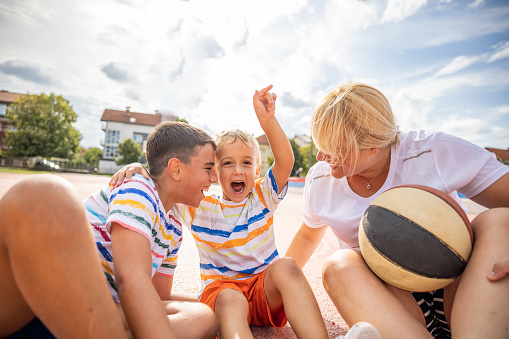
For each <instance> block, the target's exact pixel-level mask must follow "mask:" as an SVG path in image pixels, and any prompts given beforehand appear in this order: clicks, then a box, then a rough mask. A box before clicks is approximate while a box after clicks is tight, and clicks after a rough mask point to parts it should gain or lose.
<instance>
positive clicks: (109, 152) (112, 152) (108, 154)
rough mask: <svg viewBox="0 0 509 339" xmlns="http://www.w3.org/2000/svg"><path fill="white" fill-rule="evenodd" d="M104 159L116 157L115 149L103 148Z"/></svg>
mask: <svg viewBox="0 0 509 339" xmlns="http://www.w3.org/2000/svg"><path fill="white" fill-rule="evenodd" d="M104 157H105V158H113V157H118V153H117V147H113V146H106V147H105V148H104Z"/></svg>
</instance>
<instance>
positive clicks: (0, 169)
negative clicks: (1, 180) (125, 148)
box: [0, 166, 111, 177]
mask: <svg viewBox="0 0 509 339" xmlns="http://www.w3.org/2000/svg"><path fill="white" fill-rule="evenodd" d="M0 173H18V174H40V173H64V172H51V171H35V170H31V169H29V168H20V167H1V166H0ZM87 174H90V175H100V176H106V177H110V176H111V174H98V173H87Z"/></svg>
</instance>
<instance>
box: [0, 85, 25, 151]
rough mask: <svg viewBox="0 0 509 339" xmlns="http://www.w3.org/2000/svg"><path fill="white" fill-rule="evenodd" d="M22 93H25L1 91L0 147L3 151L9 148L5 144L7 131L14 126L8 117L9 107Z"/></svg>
mask: <svg viewBox="0 0 509 339" xmlns="http://www.w3.org/2000/svg"><path fill="white" fill-rule="evenodd" d="M21 95H23V94H20V93H13V92H9V91H6V90H1V91H0V149H1V151H2V152H3V151H6V150H7V146H5V145H4V139H5V137H6V136H7V134H6V133H5V131H7V130H11V129H12V128H13V127H12V125H11V124H10V122H9V119H7V117H6V113H7V107H9V106H10V105H11V104H12V103H13V102H14V101H15V100H16V99H17V98H19V97H20V96H21ZM2 152H0V153H2Z"/></svg>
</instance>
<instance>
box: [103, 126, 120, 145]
mask: <svg viewBox="0 0 509 339" xmlns="http://www.w3.org/2000/svg"><path fill="white" fill-rule="evenodd" d="M119 140H120V131H114V130H111V129H109V130H108V131H106V143H107V144H118V141H119Z"/></svg>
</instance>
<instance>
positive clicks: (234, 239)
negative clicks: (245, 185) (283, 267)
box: [178, 169, 288, 290]
mask: <svg viewBox="0 0 509 339" xmlns="http://www.w3.org/2000/svg"><path fill="white" fill-rule="evenodd" d="M287 189H288V185H285V188H284V190H283V191H282V192H281V194H279V195H278V187H277V183H276V180H275V179H274V176H273V174H272V169H269V171H268V172H267V174H266V176H265V178H259V179H257V180H256V181H255V184H254V187H253V188H252V189H251V192H250V194H249V195H248V196H247V197H246V199H244V200H243V201H242V202H238V203H236V202H232V201H226V200H224V199H222V198H221V197H218V196H216V195H210V196H207V197H205V199H204V200H202V202H201V203H200V206H199V207H198V208H192V207H187V206H183V205H180V204H179V205H178V208H179V211H180V213H181V217H182V220H183V221H184V223H185V224H186V226H188V227H189V226H190V228H191V233H192V235H193V237H194V239H195V243H196V246H197V248H198V253H199V255H200V271H201V280H202V290H203V288H204V287H205V286H206V285H208V284H210V283H211V282H213V281H215V280H231V279H245V278H248V277H250V276H252V275H255V274H258V273H261V272H262V271H263V270H264V269H266V268H267V267H268V266H269V264H270V263H271V262H273V261H274V260H275V259H277V258H278V257H279V255H278V251H277V249H276V242H275V237H274V225H273V221H274V212H275V210H276V208H277V206H278V205H279V203H280V201H281V200H282V199H283V198H284V196H285V195H286V191H287Z"/></svg>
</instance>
